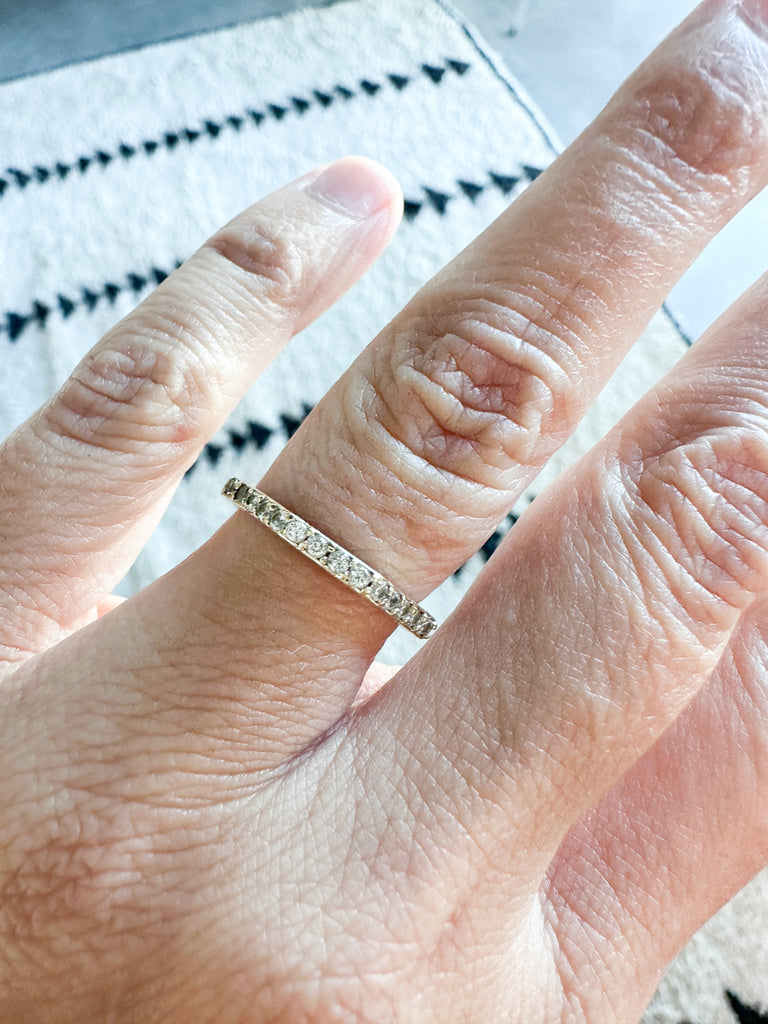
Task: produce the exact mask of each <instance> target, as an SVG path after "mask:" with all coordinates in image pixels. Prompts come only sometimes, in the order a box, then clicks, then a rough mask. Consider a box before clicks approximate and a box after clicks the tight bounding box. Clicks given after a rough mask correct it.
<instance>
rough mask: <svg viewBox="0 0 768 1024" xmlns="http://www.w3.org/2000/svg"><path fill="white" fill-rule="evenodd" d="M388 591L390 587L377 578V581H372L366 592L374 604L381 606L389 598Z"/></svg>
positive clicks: (384, 581)
mask: <svg viewBox="0 0 768 1024" xmlns="http://www.w3.org/2000/svg"><path fill="white" fill-rule="evenodd" d="M389 591H390V586H389V584H388V583H387V581H386V580H383V579H381V577H379V579H375V580H374V581H373V583H372V584H371V589H370V590H369V591H368V593H369V594H370V595H371V598H372V599H373V600H374V601H375V602H376V604H379V605H383V604H385V603H386V601H387V599H388V597H389Z"/></svg>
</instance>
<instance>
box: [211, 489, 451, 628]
mask: <svg viewBox="0 0 768 1024" xmlns="http://www.w3.org/2000/svg"><path fill="white" fill-rule="evenodd" d="M221 493H222V494H223V495H224V497H226V498H229V499H230V501H233V502H234V503H235V505H237V506H238V508H241V509H242V510H243V511H244V512H247V513H248V514H249V515H252V516H253V517H254V518H255V519H258V520H259V522H261V523H263V524H264V525H265V526H268V527H269V529H270V530H272V531H273V532H274V533H276V534H277V535H278V536H279V537H282V539H283V540H284V541H286V542H287V543H288V544H290V545H291V547H294V548H296V550H297V551H300V552H301V553H302V554H303V555H306V556H307V558H310V559H311V560H312V561H313V562H314V563H315V564H316V565H319V566H321V568H323V569H325V571H326V572H329V573H330V574H331V576H333V577H335V578H336V579H337V580H340V581H341V582H342V583H345V584H346V585H347V586H348V587H350V588H351V589H352V590H354V591H355V592H356V593H358V594H360V595H362V596H363V597H365V598H367V599H368V600H369V601H370V602H371V604H374V605H376V607H377V608H381V609H382V611H385V612H386V613H387V614H388V615H390V616H391V617H392V618H393V619H395V621H396V622H397V623H398V624H399V625H401V626H404V627H405V628H406V629H407V630H409V631H410V632H411V633H413V635H414V636H417V637H418V638H419V639H420V640H426V639H427V638H428V637H430V636H431V635H432V634H433V633H434V631H435V630H436V629H437V622H436V621H435V619H434V618H433V617H432V616H431V615H430V614H429V612H428V611H426V610H425V609H424V608H422V607H421V605H418V604H416V602H415V601H412V600H411V599H410V598H409V597H408V596H407V595H406V594H404V593H403V592H402V591H401V590H398V589H397V587H395V586H394V584H392V583H390V582H389V580H387V579H385V578H384V576H382V575H381V573H378V572H376V570H375V569H373V568H371V566H370V565H368V564H367V563H366V562H363V561H362V559H360V558H358V557H357V556H356V555H353V554H352V552H351V551H347V549H346V548H343V547H342V546H341V545H340V544H337V543H336V541H334V540H331V538H330V537H328V536H326V535H325V534H324V533H322V532H321V531H320V530H316V529H315V528H314V527H313V526H310V524H309V523H308V522H306V521H305V520H304V519H302V518H301V516H297V515H296V513H295V512H291V511H290V509H287V508H286V507H285V506H284V505H281V504H280V502H278V501H275V499H274V498H270V497H269V495H268V494H265V493H264V492H263V491H260V490H259V489H258V488H257V487H250V486H249V485H248V484H245V483H243V481H242V480H238V478H237V477H232V478H231V479H229V480H227V482H226V484H225V485H224V487H223V489H222V492H221Z"/></svg>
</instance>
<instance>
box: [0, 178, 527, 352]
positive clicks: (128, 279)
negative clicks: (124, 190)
mask: <svg viewBox="0 0 768 1024" xmlns="http://www.w3.org/2000/svg"><path fill="white" fill-rule="evenodd" d="M528 172H529V173H528ZM528 172H527V173H525V174H523V175H503V174H497V173H496V172H495V171H490V172H489V174H488V180H487V181H486V182H482V183H481V182H470V181H466V180H464V179H461V180H460V181H457V182H456V185H457V187H458V191H457V192H456V193H454V194H453V195H449V194H448V193H446V192H442V191H440V190H438V189H434V188H429V187H428V186H426V185H424V186H423V191H424V196H423V197H422V198H420V199H413V198H406V200H405V211H404V216H405V219H406V220H407V221H413V220H415V218H416V217H417V216H418V215H419V214H420V213H421V212H422V210H424V209H430V210H433V211H435V212H436V213H437V214H438V216H440V217H444V216H445V215H446V214H447V212H448V205H449V203H450V202H451V201H452V200H454V199H458V198H460V197H462V196H463V197H464V198H465V200H466V199H467V198H469V199H470V200H471V201H472V202H475V200H476V199H477V197H478V196H479V195H480V194H481V193H482V192H484V191H485V190H486V189H489V188H492V189H495V190H496V191H499V192H501V193H502V195H506V194H507V193H508V191H509V188H508V187H507V183H509V182H515V183H517V182H519V181H521V180H522V179H523V178H528V179H530V178H531V177H536V176H538V174H540V173H541V172H540V170H539V169H538V168H529V169H528ZM180 266H181V261H178V262H177V263H176V264H175V267H180ZM168 273H169V272H168V271H166V270H162V269H161V268H160V267H151V268H150V269H149V270H148V271H146V272H145V273H143V274H139V273H137V272H135V271H132V272H131V273H129V274H126V276H125V279H124V280H123V281H122V282H119V281H107V282H105V283H104V284H102V285H100V286H99V287H96V288H91V287H88V286H85V285H84V286H83V287H82V288H81V289H80V292H79V295H78V297H77V298H74V297H70V296H67V295H58V296H57V299H56V301H57V303H58V310H59V313H60V314H61V316H62V317H63V318H64V319H65V320H66V319H67V318H68V317H70V316H71V315H72V314H73V313H74V312H75V310H77V309H83V310H85V311H86V312H93V310H94V309H96V307H97V306H99V305H100V304H102V303H103V302H104V301H106V302H108V303H109V305H114V304H115V301H116V300H117V297H118V295H120V294H121V292H131V293H133V294H134V295H139V294H140V293H141V292H143V291H144V289H145V288H147V286H148V285H158V284H161V283H162V282H163V281H164V280H165V278H166V277H167V276H168ZM51 312H52V310H51V309H50V308H49V307H48V306H46V305H45V304H44V303H43V302H42V301H40V300H39V299H37V300H35V302H34V303H33V306H32V309H31V311H30V312H29V313H19V312H17V311H15V310H11V311H9V312H7V313H5V315H4V316H3V317H0V334H6V335H7V336H8V338H9V340H10V341H13V342H16V341H18V339H19V338H20V337H21V335H22V334H23V333H24V332H25V331H26V330H27V328H29V327H33V326H35V325H36V326H38V327H42V326H44V325H45V323H46V321H47V319H48V315H49V314H50V313H51Z"/></svg>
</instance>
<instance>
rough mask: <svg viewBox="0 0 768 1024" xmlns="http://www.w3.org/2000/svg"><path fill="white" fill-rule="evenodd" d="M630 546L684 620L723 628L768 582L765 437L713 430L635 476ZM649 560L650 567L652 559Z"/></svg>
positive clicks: (730, 428)
mask: <svg viewBox="0 0 768 1024" xmlns="http://www.w3.org/2000/svg"><path fill="white" fill-rule="evenodd" d="M629 472H630V482H629V490H630V495H629V499H630V501H629V503H630V513H629V519H630V530H629V531H628V543H629V544H630V545H632V546H634V547H636V546H637V545H638V544H639V545H640V547H641V548H642V551H641V552H640V553H638V557H637V559H636V564H637V565H646V566H648V565H650V566H653V569H652V570H651V572H652V576H653V577H654V583H655V584H656V586H652V589H656V587H657V586H658V582H659V573H661V575H662V576H663V587H664V591H665V593H669V592H671V593H672V596H673V598H674V599H675V602H676V604H677V605H678V606H680V607H681V608H682V609H683V610H684V612H685V613H686V616H687V617H689V618H690V619H692V620H693V621H694V622H698V623H700V624H703V625H715V626H718V627H720V628H726V627H729V626H730V625H732V624H733V619H734V612H736V613H740V612H741V610H743V609H744V608H745V607H746V606H747V605H748V604H749V603H750V602H751V601H752V599H753V598H754V597H755V596H756V595H757V594H759V593H760V592H761V591H762V590H763V589H764V586H765V582H766V580H768V435H767V434H766V432H765V429H764V427H761V426H760V424H759V423H755V424H754V425H753V424H750V423H748V422H742V423H740V424H732V425H726V426H720V427H717V428H713V429H711V430H709V431H705V432H701V433H699V434H698V435H697V436H695V437H693V438H691V439H687V440H684V441H682V442H681V443H678V444H676V445H675V446H673V447H669V448H666V449H665V450H662V451H660V452H657V453H655V454H653V455H652V456H651V457H650V458H648V457H647V458H645V459H644V460H642V463H641V465H640V467H639V468H638V469H637V471H634V472H633V471H632V470H630V471H629ZM649 555H650V562H648V556H649Z"/></svg>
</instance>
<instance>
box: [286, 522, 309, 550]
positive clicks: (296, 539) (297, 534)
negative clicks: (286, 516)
mask: <svg viewBox="0 0 768 1024" xmlns="http://www.w3.org/2000/svg"><path fill="white" fill-rule="evenodd" d="M308 532H309V527H308V526H307V524H306V523H304V522H302V521H301V519H296V518H292V519H291V521H290V522H289V523H288V525H287V526H286V528H285V530H283V536H284V537H285V539H286V540H289V541H290V542H291V544H301V542H302V541H303V540H304V538H305V537H306V536H307V533H308Z"/></svg>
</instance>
